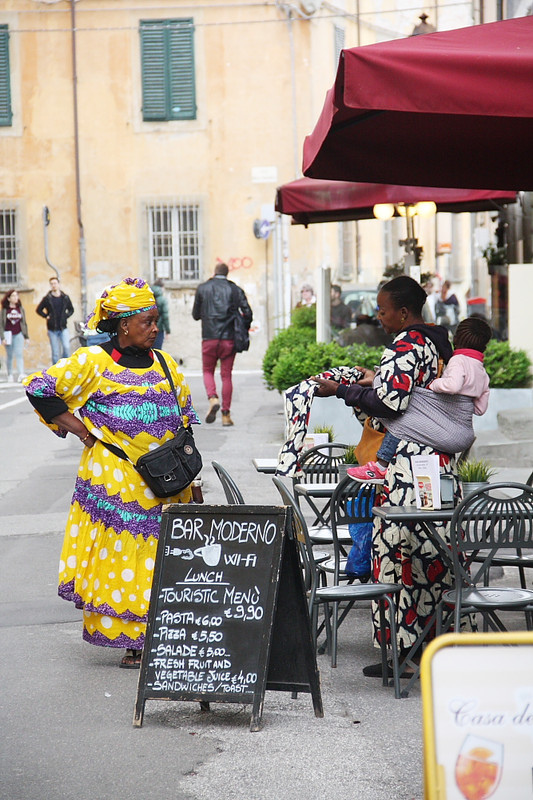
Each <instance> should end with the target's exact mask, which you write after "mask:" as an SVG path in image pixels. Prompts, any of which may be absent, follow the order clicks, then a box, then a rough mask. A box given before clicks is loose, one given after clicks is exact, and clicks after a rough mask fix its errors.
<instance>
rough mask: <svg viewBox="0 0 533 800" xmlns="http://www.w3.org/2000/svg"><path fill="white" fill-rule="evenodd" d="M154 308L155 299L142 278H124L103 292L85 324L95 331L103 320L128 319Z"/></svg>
mask: <svg viewBox="0 0 533 800" xmlns="http://www.w3.org/2000/svg"><path fill="white" fill-rule="evenodd" d="M156 307H157V306H156V303H155V297H154V295H153V292H152V290H151V289H150V287H149V286H148V284H147V283H146V281H144V280H143V279H142V278H125V279H124V280H123V281H121V282H120V283H117V284H116V285H115V286H109V287H108V288H107V289H106V290H105V291H104V292H103V294H102V296H101V297H99V298H98V300H97V301H96V305H95V307H94V311H93V312H92V313H91V314H89V316H88V317H87V320H86V323H85V324H86V325H87V327H88V328H90V329H92V330H96V328H97V326H98V323H99V322H101V321H102V320H104V319H112V318H113V317H130V316H132V315H133V314H139V313H140V312H141V311H151V310H152V309H153V308H156Z"/></svg>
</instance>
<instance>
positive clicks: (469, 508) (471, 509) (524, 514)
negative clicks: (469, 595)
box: [451, 483, 533, 588]
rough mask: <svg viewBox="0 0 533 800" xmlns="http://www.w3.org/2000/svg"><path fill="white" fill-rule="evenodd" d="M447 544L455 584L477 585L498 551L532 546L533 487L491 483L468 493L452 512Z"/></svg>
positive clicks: (458, 585)
mask: <svg viewBox="0 0 533 800" xmlns="http://www.w3.org/2000/svg"><path fill="white" fill-rule="evenodd" d="M451 545H452V553H453V561H454V570H455V577H456V587H457V588H460V587H461V586H470V587H472V586H479V585H481V584H482V583H483V582H485V578H486V577H487V575H488V570H489V569H490V566H491V563H492V560H493V559H494V558H495V557H497V555H498V553H500V554H501V552H502V551H514V552H516V550H520V549H521V548H524V549H528V548H529V549H531V548H533V487H531V486H528V485H527V484H523V483H491V484H489V485H488V486H485V487H483V488H482V489H478V490H477V491H475V492H472V494H469V495H468V496H467V497H466V498H465V499H464V500H463V501H462V503H461V504H460V505H459V506H458V507H457V508H456V509H455V512H454V514H453V517H452V522H451ZM474 559H475V561H474Z"/></svg>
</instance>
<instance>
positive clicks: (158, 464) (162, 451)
mask: <svg viewBox="0 0 533 800" xmlns="http://www.w3.org/2000/svg"><path fill="white" fill-rule="evenodd" d="M153 352H154V353H155V354H156V356H157V358H158V360H159V362H160V364H161V366H162V367H163V370H164V372H165V375H166V377H167V380H168V382H169V383H170V387H171V389H172V392H173V394H174V397H175V398H176V403H177V405H178V409H179V412H180V416H181V417H182V418H183V413H182V410H181V406H180V402H179V399H178V393H177V392H176V387H175V386H174V381H173V380H172V376H171V374H170V370H169V368H168V366H167V362H166V361H165V359H164V357H163V355H162V354H161V353H160V352H159V350H154V351H153ZM104 444H105V446H106V447H107V448H109V449H110V450H111V451H112V452H113V453H115V454H116V455H118V456H120V457H121V458H125V459H127V460H128V461H129V459H128V457H127V455H126V453H125V452H124V451H123V450H121V449H120V447H116V446H115V445H111V444H107V443H106V442H104ZM134 467H135V469H136V470H137V472H138V473H139V474H140V475H141V476H142V478H143V480H144V481H145V483H146V484H147V485H148V486H149V488H150V489H151V490H152V492H153V493H154V494H155V496H156V497H171V496H172V495H175V494H179V493H180V492H182V491H183V490H184V489H186V488H187V486H189V484H191V483H192V481H193V480H194V479H195V478H196V476H197V475H198V473H199V472H200V470H201V469H202V456H201V455H200V453H199V452H198V450H197V448H196V444H195V442H194V437H193V434H192V430H191V428H190V427H187V428H185V427H182V428H180V429H179V431H178V432H177V434H176V435H175V437H174V438H173V439H171V440H170V441H168V442H165V444H162V445H160V446H159V447H156V448H155V449H154V450H150V452H148V453H145V454H144V455H143V456H141V457H140V458H139V460H138V461H137V463H136V464H134Z"/></svg>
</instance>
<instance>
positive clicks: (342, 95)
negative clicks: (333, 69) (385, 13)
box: [303, 17, 533, 190]
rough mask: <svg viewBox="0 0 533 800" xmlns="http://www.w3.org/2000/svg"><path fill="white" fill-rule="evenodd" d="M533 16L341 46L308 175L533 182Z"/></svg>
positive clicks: (310, 145)
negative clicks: (396, 38) (363, 45)
mask: <svg viewBox="0 0 533 800" xmlns="http://www.w3.org/2000/svg"><path fill="white" fill-rule="evenodd" d="M532 141H533V17H522V18H519V19H511V20H505V21H503V22H493V23H489V24H487V25H475V26H473V27H470V28H461V29H459V30H455V31H445V32H442V33H431V34H426V35H424V36H413V37H408V38H406V39H398V40H395V41H392V42H384V43H381V44H373V45H367V46H365V47H354V48H352V49H349V50H343V51H342V54H341V59H340V62H339V69H338V72H337V77H336V81H335V84H334V86H333V88H332V89H330V91H329V92H328V94H327V96H326V101H325V104H324V108H323V110H322V114H321V116H320V118H319V120H318V122H317V124H316V127H315V129H314V131H313V132H312V134H311V135H310V136H308V137H307V138H306V140H305V143H304V161H303V171H304V174H305V175H307V176H309V177H312V178H331V179H334V180H348V181H365V182H372V181H388V182H390V183H397V184H412V183H415V184H417V185H420V186H451V187H459V188H469V189H473V188H474V189H478V188H479V189H486V188H495V187H501V186H503V187H505V188H506V189H515V190H520V189H532V188H533V159H532V158H531V142H532Z"/></svg>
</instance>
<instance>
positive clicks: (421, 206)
mask: <svg viewBox="0 0 533 800" xmlns="http://www.w3.org/2000/svg"><path fill="white" fill-rule="evenodd" d="M415 208H416V213H417V214H418V216H419V217H423V218H424V219H427V218H428V217H434V216H435V214H436V213H437V206H436V204H435V203H434V202H433V200H424V201H423V202H421V203H417V204H416V206H415Z"/></svg>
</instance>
